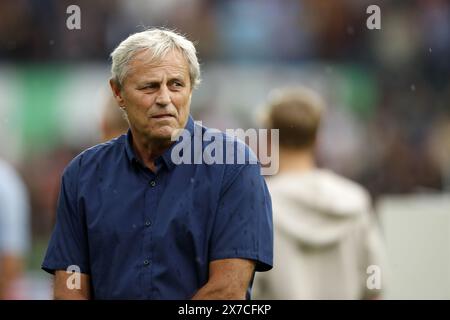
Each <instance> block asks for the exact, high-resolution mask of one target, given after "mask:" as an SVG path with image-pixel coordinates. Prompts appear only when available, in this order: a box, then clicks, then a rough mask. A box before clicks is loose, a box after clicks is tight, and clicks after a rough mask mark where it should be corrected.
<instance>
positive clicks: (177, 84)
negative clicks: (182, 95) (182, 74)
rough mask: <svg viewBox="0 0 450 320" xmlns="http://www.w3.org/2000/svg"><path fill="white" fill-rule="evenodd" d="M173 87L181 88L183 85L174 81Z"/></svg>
mask: <svg viewBox="0 0 450 320" xmlns="http://www.w3.org/2000/svg"><path fill="white" fill-rule="evenodd" d="M173 85H174V86H175V87H182V86H183V84H182V83H181V82H178V81H175V82H174V83H173Z"/></svg>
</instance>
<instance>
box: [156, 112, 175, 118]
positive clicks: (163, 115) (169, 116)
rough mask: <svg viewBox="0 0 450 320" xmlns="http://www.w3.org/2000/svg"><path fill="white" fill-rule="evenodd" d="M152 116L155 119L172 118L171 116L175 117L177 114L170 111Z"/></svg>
mask: <svg viewBox="0 0 450 320" xmlns="http://www.w3.org/2000/svg"><path fill="white" fill-rule="evenodd" d="M151 118H153V119H170V118H175V116H174V115H172V114H169V113H162V114H155V115H153V116H151Z"/></svg>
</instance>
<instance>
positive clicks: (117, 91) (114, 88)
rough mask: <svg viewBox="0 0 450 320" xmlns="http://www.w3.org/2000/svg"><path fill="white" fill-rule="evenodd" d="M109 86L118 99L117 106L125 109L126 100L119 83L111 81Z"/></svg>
mask: <svg viewBox="0 0 450 320" xmlns="http://www.w3.org/2000/svg"><path fill="white" fill-rule="evenodd" d="M109 85H110V86H111V90H112V93H113V96H114V99H116V101H117V104H118V105H119V106H120V107H121V108H123V107H125V105H124V99H123V96H122V89H121V87H120V85H119V84H118V83H117V81H116V80H115V79H110V80H109Z"/></svg>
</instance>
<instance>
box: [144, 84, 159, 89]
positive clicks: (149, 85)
mask: <svg viewBox="0 0 450 320" xmlns="http://www.w3.org/2000/svg"><path fill="white" fill-rule="evenodd" d="M155 88H157V85H155V84H147V85H145V86H143V87H142V88H141V89H155Z"/></svg>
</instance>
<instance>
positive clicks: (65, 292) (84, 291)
mask: <svg viewBox="0 0 450 320" xmlns="http://www.w3.org/2000/svg"><path fill="white" fill-rule="evenodd" d="M74 275H77V276H78V275H79V276H80V288H79V289H76V288H73V289H71V288H69V286H68V285H67V280H69V283H72V281H71V280H70V279H69V277H73V276H74ZM53 298H54V299H55V300H89V299H90V298H91V285H90V278H89V275H87V274H84V273H77V274H73V273H67V272H66V271H61V270H59V271H55V281H54V288H53Z"/></svg>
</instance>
